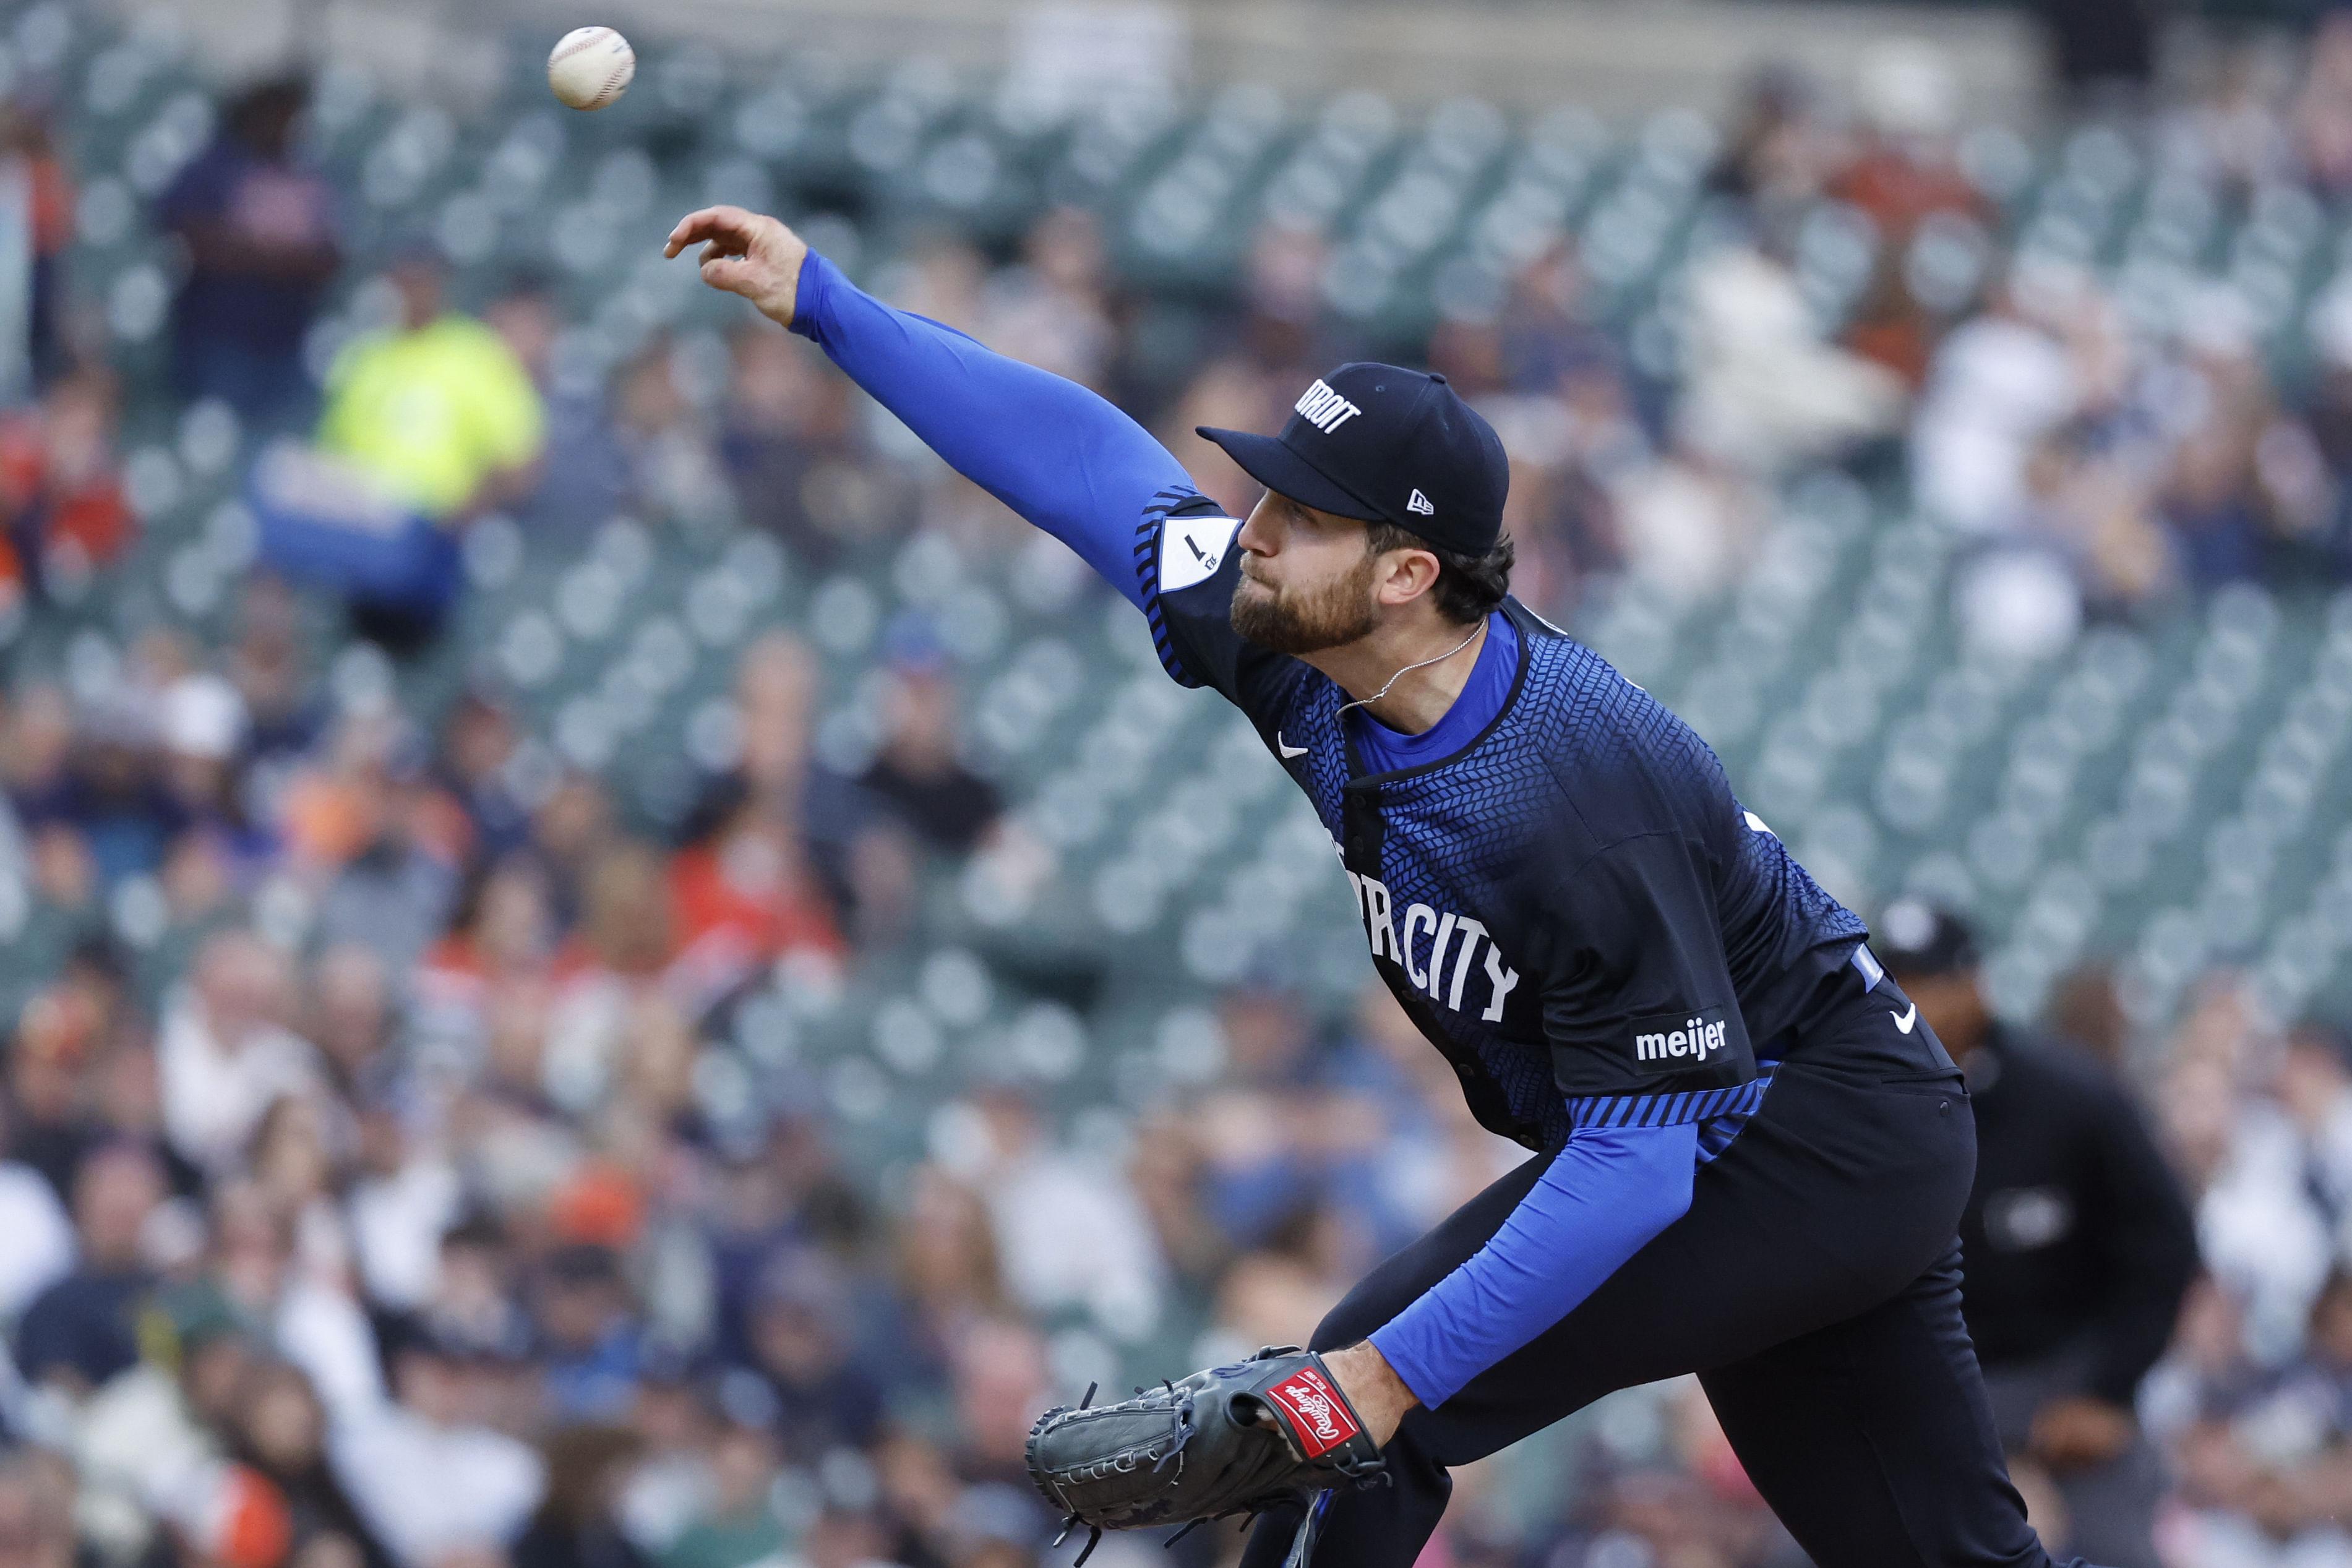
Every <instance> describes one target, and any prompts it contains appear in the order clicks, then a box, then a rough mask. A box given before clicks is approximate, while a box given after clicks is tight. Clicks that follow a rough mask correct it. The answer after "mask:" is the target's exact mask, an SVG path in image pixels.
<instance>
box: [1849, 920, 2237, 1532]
mask: <svg viewBox="0 0 2352 1568" xmlns="http://www.w3.org/2000/svg"><path fill="white" fill-rule="evenodd" d="M1871 947H1872V950H1873V951H1874V952H1875V953H1877V955H1878V956H1879V957H1880V958H1881V959H1882V960H1883V961H1884V962H1885V965H1886V968H1887V972H1888V973H1889V974H1891V975H1893V976H1894V977H1895V980H1896V983H1898V984H1899V985H1901V987H1902V988H1903V990H1904V992H1905V994H1906V995H1907V996H1909V997H1910V998H1912V999H1913V1000H1914V1001H1916V1003H1917V1004H1918V1006H1919V1011H1920V1013H1921V1014H1922V1015H1923V1016H1924V1017H1925V1018H1926V1019H1927V1023H1928V1026H1929V1027H1930V1028H1932V1029H1934V1030H1935V1031H1936V1034H1937V1038H1939V1039H1941V1040H1943V1042H1944V1044H1945V1047H1946V1048H1947V1049H1948V1050H1949V1051H1951V1053H1952V1056H1953V1058H1954V1060H1956V1061H1958V1062H1959V1064H1960V1066H1961V1067H1962V1068H1963V1069H1964V1070H1965V1071H1967V1073H1968V1081H1969V1097H1970V1098H1971V1099H1972V1100H1973V1101H1974V1102H1975V1106H1976V1119H1977V1176H1976V1186H1975V1187H1974V1189H1973V1190H1972V1191H1971V1192H1970V1193H1969V1206H1968V1209H1967V1212H1966V1213H1965V1214H1964V1215H1963V1216H1962V1218H1961V1219H1960V1263H1961V1269H1962V1270H1963V1277H1962V1281H1961V1286H1960V1299H1961V1308H1962V1311H1963V1312H1964V1313H1965V1314H1966V1316H1967V1319H1968V1325H1969V1337H1970V1338H1972V1339H1974V1340H1975V1341H1976V1347H1977V1359H1978V1361H1979V1362H1980V1363H1981V1364H1983V1366H1984V1376H1985V1387H1986V1390H1987V1392H1988V1393H1990V1396H1991V1397H1992V1406H1993V1416H1994V1419H1995V1421H1996V1422H1997V1423H1998V1425H1999V1427H2000V1439H2001V1443H2002V1445H2003V1446H2004V1447H2005V1448H2007V1449H2008V1451H2009V1456H2010V1459H2011V1465H2012V1467H2014V1466H2015V1465H2016V1464H2017V1463H2018V1462H2019V1461H2021V1460H2024V1461H2032V1462H2034V1463H2038V1464H2039V1465H2041V1466H2042V1468H2043V1469H2045V1470H2046V1471H2048V1473H2049V1475H2050V1477H2051V1479H2053V1482H2054V1483H2055V1484H2056V1487H2057V1490H2058V1491H2059V1493H2060V1495H2061V1496H2062V1498H2063V1500H2064V1503H2065V1507H2066V1512H2067V1517H2068V1520H2069V1521H2071V1524H2070V1528H2069V1529H2068V1530H2067V1531H2066V1536H2067V1550H2069V1551H2071V1552H2081V1553H2082V1554H2083V1555H2084V1557H2087V1558H2089V1559H2090V1560H2091V1561H2092V1562H2094V1563H2109V1564H2113V1565H2114V1568H2157V1557H2156V1552H2155V1548H2154V1546H2153V1545H2152V1544H2151V1543H2150V1542H2149V1539H2148V1536H2149V1530H2150V1526H2151V1524H2152V1521H2153V1520H2154V1517H2155V1512H2156V1506H2157V1503H2158V1500H2159V1499H2160V1498H2161V1497H2162V1495H2163V1491H2164V1484H2165V1478H2164V1473H2163V1468H2162V1464H2161V1461H2160V1460H2159V1458H2158V1455H2157V1453H2156V1450H2155V1448H2153V1446H2152V1445H2150V1444H2149V1443H2148V1442H2147V1440H2146V1439H2145V1438H2144V1437H2141V1435H2140V1432H2139V1427H2138V1423H2137V1420H2136V1418H2135V1417H2134V1415H2133V1401H2134V1398H2135V1396H2137V1392H2138V1389H2139V1381H2140V1379H2141V1377H2142V1376H2144V1375H2146V1374H2147V1369H2148V1368H2149V1367H2150V1366H2152V1365H2154V1364H2155V1363H2156V1359H2157V1357H2158V1356H2159V1355H2161V1354H2164V1347H2165V1345H2166V1343H2168V1341H2169V1340H2170V1339H2171V1337H2172V1323H2173V1319H2174V1317H2175V1315H2176V1314H2178V1312H2179V1309H2180V1298H2181V1296H2182V1294H2183V1292H2185V1291H2187V1290H2188V1288H2189V1277H2190V1276H2191V1275H2192V1274H2193V1273H2194V1272H2195V1271H2196V1268H2197V1240H2196V1234H2195V1231H2194V1229H2193V1228H2192V1226H2191V1223H2190V1220H2189V1206H2188V1203H2187V1201H2186V1200H2185V1199H2184V1198H2183V1197H2182V1196H2181V1192H2180V1186H2179V1183H2178V1182H2177V1181H2176V1180H2175V1179H2174V1178H2173V1175H2172V1172H2171V1170H2170V1169H2169V1168H2168V1166H2166V1164H2165V1162H2164V1157H2163V1156H2162V1155H2160V1154H2158V1152H2157V1147H2156V1144H2155V1141H2154V1139H2152V1138H2151V1137H2150V1136H2149V1134H2148V1130H2147V1124H2146V1122H2145V1121H2144V1120H2143V1118H2142V1117H2141V1114H2140V1111H2139V1108H2138V1106H2137V1104H2136V1103H2134V1102H2133V1100H2132V1098H2131V1096H2130V1094H2129V1093H2127V1092H2126V1091H2125V1089H2124V1088H2123V1086H2122V1085H2121V1084H2119V1083H2117V1082H2116V1081H2115V1080H2114V1079H2112V1078H2111V1077H2109V1076H2108V1075H2107V1073H2106V1072H2105V1071H2104V1070H2103V1069H2102V1068H2101V1067H2100V1066H2099V1065H2098V1064H2097V1063H2096V1062H2095V1061H2093V1060H2092V1059H2091V1058H2090V1057H2088V1056H2087V1055H2085V1054H2084V1053H2082V1052H2081V1051H2076V1050H2074V1049H2073V1048H2071V1047H2069V1046H2066V1045H2064V1044H2062V1043H2059V1042H2057V1041H2054V1040H2044V1039H2040V1038H2036V1037H2035V1036H2033V1035H2032V1034H2029V1033H2026V1032H2025V1031H2023V1030H2015V1029H2011V1028H2010V1027H2009V1026H2008V1025H2005V1024H2002V1023H1999V1022H1996V1021H1995V1020H1994V1019H1993V1017H1992V1015H1991V1013H1990V1011H1989V1010H1988V1009H1987V1008H1986V1006H1985V1001H1984V998H1983V996H1982V994H1981V993H1980V991H1979V988H1978V985H1977V951H1976V943H1975V939H1974V937H1973V936H1971V935H1970V933H1969V928H1968V926H1967V925H1965V924H1964V923H1963V922H1962V921H1960V920H1959V918H1958V916H1956V915H1950V914H1948V913H1947V912H1945V911H1943V910H1940V909H1937V908H1934V907H1932V906H1930V905H1928V904H1925V903H1922V902H1920V901H1918V900H1916V899H1908V898H1906V899H1902V900H1899V901H1897V902H1896V903H1895V904H1891V905H1889V906H1888V908H1887V909H1886V911H1885V914H1884V915H1882V916H1881V917H1880V918H1879V919H1878V920H1877V921H1875V922H1874V923H1873V924H1872V926H1871ZM2035 1522H2036V1523H2037V1524H2038V1523H2040V1522H2041V1521H2035Z"/></svg>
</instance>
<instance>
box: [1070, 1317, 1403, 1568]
mask: <svg viewBox="0 0 2352 1568" xmlns="http://www.w3.org/2000/svg"><path fill="white" fill-rule="evenodd" d="M1135 1395H1136V1396H1135V1397H1134V1398H1132V1399H1126V1400H1121V1401H1120V1402H1119V1403H1118V1404H1116V1405H1094V1404H1091V1403H1081V1404H1079V1405H1078V1406H1076V1407H1075V1408H1073V1407H1071V1406H1062V1407H1060V1408H1058V1409H1054V1410H1048V1411H1047V1412H1045V1415H1043V1416H1039V1417H1038V1418H1037V1424H1036V1426H1034V1427H1031V1428H1030V1431H1029V1450H1028V1460H1029V1477H1030V1479H1032V1480H1034V1481H1035V1482H1036V1483H1037V1490H1039V1491H1041V1492H1043V1493H1044V1494H1045V1500H1047V1501H1048V1502H1050V1503H1052V1504H1053V1505H1054V1507H1055V1508H1056V1509H1058V1510H1060V1511H1062V1513H1063V1515H1064V1516H1065V1517H1064V1520H1063V1533H1064V1534H1065V1535H1066V1534H1067V1533H1068V1532H1069V1531H1071V1530H1073V1529H1076V1527H1077V1526H1079V1525H1085V1526H1086V1527H1087V1529H1088V1530H1089V1531H1092V1532H1093V1538H1092V1539H1090V1540H1089V1541H1088V1542H1087V1550H1086V1551H1085V1552H1080V1553H1079V1554H1078V1558H1077V1561H1078V1562H1079V1563H1084V1562H1085V1561H1086V1560H1087V1554H1088V1553H1090V1552H1093V1551H1094V1548H1095V1542H1097V1541H1099V1540H1100V1539H1101V1538H1102V1532H1103V1531H1106V1530H1141V1529H1145V1528H1148V1527H1150V1526H1152V1525H1161V1524H1181V1525H1184V1526H1186V1527H1187V1528H1190V1527H1191V1526H1192V1525H1194V1524H1199V1523H1202V1522H1203V1521H1208V1520H1212V1519H1223V1518H1226V1517H1228V1516H1230V1515H1233V1514H1236V1513H1248V1514H1256V1513H1261V1512H1263V1511H1265V1510H1266V1509H1269V1508H1272V1507H1274V1506H1275V1505H1276V1504H1278V1503H1285V1502H1308V1501H1312V1500H1316V1499H1318V1494H1321V1493H1324V1492H1327V1491H1328V1490H1331V1489H1332V1488H1335V1487H1341V1486H1370V1485H1373V1484H1375V1483H1378V1482H1381V1481H1385V1480H1386V1479H1388V1477H1387V1469H1386V1461H1384V1460H1383V1459H1381V1452H1380V1449H1379V1448H1378V1447H1377V1446H1376V1445H1375V1444H1374V1443H1373V1442H1372V1439H1371V1437H1370V1434H1368V1433H1367V1432H1366V1431H1365V1430H1364V1423H1363V1419H1362V1417H1360V1416H1358V1415H1357V1414H1356V1411H1355V1407H1354V1406H1351V1405H1349V1403H1348V1396H1346V1395H1345V1394H1343V1393H1341V1392H1340V1390H1339V1384H1338V1383H1337V1382H1336V1381H1335V1380H1334V1379H1333V1378H1332V1376H1331V1373H1330V1369H1329V1368H1328V1367H1327V1366H1325V1365H1324V1364H1323V1358H1322V1357H1321V1356H1319V1355H1317V1354H1314V1353H1313V1352H1312V1351H1302V1350H1299V1349H1298V1348H1297V1347H1296V1346H1292V1345H1282V1346H1269V1347H1267V1348H1266V1349H1265V1350H1262V1351H1259V1352H1258V1353H1257V1354H1255V1355H1254V1356H1252V1357H1250V1358H1249V1359H1248V1360H1247V1361H1244V1362H1242V1363H1241V1364H1238V1365H1234V1366H1219V1367H1212V1368H1210V1369H1209V1370H1208V1371H1205V1372H1196V1373H1194V1374H1193V1375H1192V1376H1190V1377H1188V1378H1186V1379H1184V1381H1183V1382H1181V1383H1163V1384H1161V1385H1160V1386H1159V1387H1158V1388H1156V1389H1142V1388H1139V1389H1137V1390H1136V1391H1135ZM1092 1398H1093V1390H1091V1389H1089V1390H1088V1391H1087V1399H1088V1400H1089V1401H1091V1399H1092ZM1321 1517H1322V1511H1321V1509H1320V1508H1319V1507H1310V1508H1309V1509H1308V1510H1307V1517H1306V1520H1305V1521H1303V1522H1302V1524H1301V1525H1300V1528H1299V1535H1298V1539H1297V1542H1295V1543H1294V1544H1293V1546H1292V1548H1291V1560H1292V1561H1293V1562H1295V1563H1296V1562H1304V1561H1305V1557H1306V1552H1307V1550H1308V1549H1309V1548H1310V1547H1311V1545H1312V1543H1313V1540H1314V1533H1315V1528H1316V1525H1317V1523H1318V1521H1319V1520H1320V1519H1321ZM1179 1533H1181V1531H1180V1532H1179ZM1073 1568H1076V1565H1075V1564H1073Z"/></svg>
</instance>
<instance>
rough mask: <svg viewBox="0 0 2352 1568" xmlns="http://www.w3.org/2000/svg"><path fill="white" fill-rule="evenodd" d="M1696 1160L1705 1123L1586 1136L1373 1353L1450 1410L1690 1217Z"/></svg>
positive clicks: (1416, 1390) (1424, 1396)
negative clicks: (1491, 1370)
mask: <svg viewBox="0 0 2352 1568" xmlns="http://www.w3.org/2000/svg"><path fill="white" fill-rule="evenodd" d="M1697 1157H1698V1124H1696V1123H1695V1122H1685V1123H1682V1124H1679V1125H1676V1126H1671V1127H1610V1128H1598V1129H1596V1128H1580V1129H1578V1130H1577V1131H1576V1133H1574V1134H1572V1135H1571V1136H1570V1138H1569V1141H1568V1146H1567V1147H1566V1148H1564V1149H1562V1150H1561V1151H1560V1152H1559V1155H1558V1156H1557V1157H1556V1158H1554V1159H1553V1161H1552V1162H1551V1166H1550V1168H1549V1169H1548V1170H1546V1171H1545V1172H1544V1174H1543V1175H1542V1176H1541V1177H1539V1178H1538V1180H1537V1182H1536V1185H1535V1186H1534V1187H1533V1188H1531V1189H1530V1190H1529V1191H1528V1195H1527V1197H1523V1198H1521V1199H1520V1200H1519V1205H1518V1207H1517V1208H1514V1209H1513V1210H1511V1212H1510V1215H1509V1216H1508V1218H1506V1219H1505V1220H1504V1221H1503V1225H1502V1228H1500V1229H1499V1230H1497V1231H1496V1232H1495V1234H1494V1235H1493V1236H1492V1237H1491V1238H1489V1239H1488V1240H1487V1242H1486V1246H1484V1247H1482V1248H1480V1249H1478V1251H1477V1252H1476V1253H1475V1254H1474V1255H1473V1256H1472V1257H1471V1259H1470V1260H1469V1261H1467V1262H1465V1263H1464V1264H1463V1265H1462V1266H1461V1267H1460V1268H1458V1269H1456V1270H1454V1272H1452V1273H1451V1274H1448V1275H1447V1276H1445V1278H1444V1279H1443V1280H1440V1281H1438V1282H1437V1284H1436V1285H1435V1286H1433V1288H1432V1289H1430V1290H1429V1291H1426V1292H1424V1293H1423V1295H1422V1296H1421V1297H1420V1298H1419V1299H1418V1300H1416V1301H1413V1303H1412V1305H1411V1306H1409V1307H1407V1308H1405V1310H1404V1311H1403V1312H1399V1313H1398V1314H1397V1315H1396V1316H1395V1317H1393V1318H1391V1320H1389V1322H1387V1323H1385V1324H1383V1325H1382V1326H1381V1327H1380V1328H1378V1329H1375V1330H1373V1331H1372V1334H1371V1342H1372V1343H1373V1344H1374V1345H1376V1346H1378V1347H1379V1349H1380V1353H1381V1354H1382V1355H1383V1356H1386V1357H1387V1358H1388V1364H1389V1365H1390V1366H1391V1367H1392V1368H1394V1369H1395V1371H1396V1375H1398V1376H1399V1377H1401V1378H1402V1379H1403V1380H1404V1385H1405V1386H1406V1387H1407V1388H1410V1389H1412V1393H1413V1396H1414V1397H1415V1398H1417V1399H1419V1400H1420V1401H1421V1402H1422V1403H1423V1405H1426V1406H1433V1407H1434V1406H1439V1405H1443V1404H1444V1403H1445V1401H1446V1400H1448V1399H1451V1398H1452V1397H1453V1396H1454V1395H1456V1394H1458V1393H1460V1392H1461V1390H1462V1385H1464V1384H1465V1383H1467V1382H1469V1381H1470V1380H1471V1379H1472V1378H1473V1377H1475V1376H1477V1375H1478V1374H1480V1373H1482V1372H1484V1371H1486V1369H1487V1368H1488V1367H1490V1366H1492V1365H1494V1364H1496V1362H1498V1361H1501V1360H1502V1359H1503V1358H1504V1357H1505V1356H1507V1355H1508V1354H1511V1353H1512V1352H1513V1351H1515V1350H1517V1349H1518V1348H1519V1347H1520V1346H1522V1345H1524V1344H1526V1343H1528V1341H1530V1340H1532V1339H1534V1338H1535V1337H1536V1336H1537V1335H1538V1334H1539V1333H1543V1332H1544V1331H1545V1330H1546V1329H1548V1328H1549V1327H1551V1326H1552V1324H1554V1323H1556V1322H1559V1320H1560V1319H1562V1318H1564V1317H1566V1316H1567V1315H1568V1314H1569V1313H1570V1312H1572V1311H1574V1310H1575V1309H1576V1307H1577V1306H1578V1305H1580V1303H1581V1302H1582V1301H1584V1298H1585V1297H1587V1296H1589V1295H1591V1294H1592V1292H1593V1291H1596V1290H1598V1289H1600V1288H1601V1281H1604V1280H1606V1279H1608V1278H1609V1276H1610V1275H1612V1274H1613V1273H1615V1272H1616V1271H1617V1270H1619V1269H1620V1268H1622V1267H1623V1266H1624V1263H1625V1260H1627V1259H1628V1258H1631V1257H1632V1256H1633V1254H1634V1253H1636V1252H1638V1251H1640V1250H1641V1249H1642V1248H1643V1245H1644V1244H1646V1243H1647V1242H1648V1241H1649V1239H1651V1238H1652V1237H1654V1236H1655V1235H1656V1234H1657V1233H1658V1232H1659V1231H1661V1230H1664V1228H1666V1227H1667V1226H1669V1225H1672V1224H1673V1223H1674V1222H1675V1220H1677V1219H1679V1218H1682V1217H1683V1215H1684V1214H1685V1213H1686V1212H1688V1210H1689V1208H1690V1202H1691V1179H1692V1174H1693V1171H1694V1169H1695V1167H1696V1164H1697Z"/></svg>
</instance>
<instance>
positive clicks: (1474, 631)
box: [1332, 621, 1486, 719]
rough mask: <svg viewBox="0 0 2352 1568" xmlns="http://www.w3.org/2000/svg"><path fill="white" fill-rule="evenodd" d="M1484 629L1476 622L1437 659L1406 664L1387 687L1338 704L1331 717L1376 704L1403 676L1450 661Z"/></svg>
mask: <svg viewBox="0 0 2352 1568" xmlns="http://www.w3.org/2000/svg"><path fill="white" fill-rule="evenodd" d="M1485 630H1486V622H1484V621H1481V622H1478V624H1476V625H1475V626H1473V627H1471V628H1470V635H1469V636H1467V637H1465V638H1463V639H1462V641H1460V642H1459V643H1454V646H1452V647H1451V648H1448V649H1446V650H1445V652H1444V653H1440V654H1438V655H1437V657H1435V658H1433V659H1423V661H1422V662H1421V663H1420V664H1407V665H1406V666H1405V667H1404V668H1403V669H1402V670H1399V671H1398V672H1397V673H1396V674H1393V675H1391V676H1390V677H1389V679H1388V685H1384V686H1382V687H1381V689H1380V690H1379V691H1376V692H1374V693H1373V694H1372V695H1370V696H1368V697H1359V698H1357V699H1356V700H1355V701H1354V702H1351V703H1342V704H1340V705H1339V712H1338V713H1335V714H1333V715H1332V717H1333V718H1335V719H1337V718H1340V717H1342V716H1345V715H1346V714H1347V711H1348V710H1349V708H1351V707H1370V706H1371V705H1372V704H1374V703H1376V702H1378V701H1380V700H1381V698H1382V697H1384V696H1386V695H1389V686H1393V685H1396V684H1397V683H1398V682H1399V681H1401V680H1402V679H1404V678H1405V676H1407V675H1409V674H1412V673H1413V672H1414V671H1415V670H1423V669H1427V668H1428V667H1429V666H1430V665H1432V664H1444V663H1445V661H1446V660H1448V659H1450V658H1452V657H1454V654H1456V653H1460V652H1462V650H1463V649H1465V648H1467V647H1468V646H1469V645H1470V644H1471V643H1475V642H1476V641H1477V640H1478V633H1479V632H1484V631H1485Z"/></svg>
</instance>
